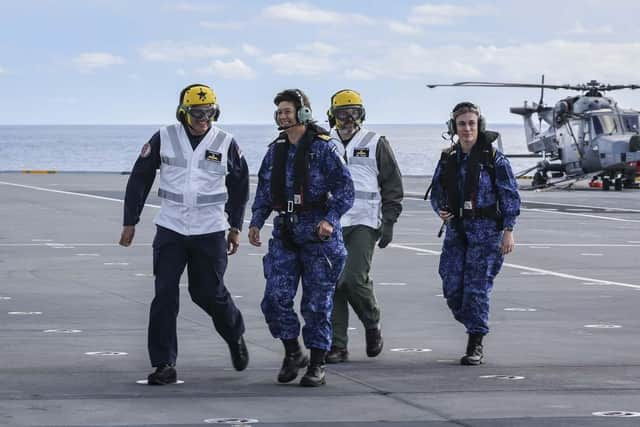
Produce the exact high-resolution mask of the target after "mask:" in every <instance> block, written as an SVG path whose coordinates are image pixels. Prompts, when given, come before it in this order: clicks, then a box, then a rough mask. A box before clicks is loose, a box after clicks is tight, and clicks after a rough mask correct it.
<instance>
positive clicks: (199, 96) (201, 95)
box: [176, 83, 220, 125]
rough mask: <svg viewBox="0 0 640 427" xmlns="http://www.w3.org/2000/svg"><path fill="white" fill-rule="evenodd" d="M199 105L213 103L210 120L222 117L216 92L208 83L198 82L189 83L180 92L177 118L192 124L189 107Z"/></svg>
mask: <svg viewBox="0 0 640 427" xmlns="http://www.w3.org/2000/svg"><path fill="white" fill-rule="evenodd" d="M197 105H211V106H212V108H213V110H212V112H211V113H210V114H211V115H210V117H209V118H210V120H211V121H213V122H215V121H216V120H218V117H220V108H219V107H218V103H217V98H216V94H215V93H214V92H213V89H211V88H210V87H209V86H207V85H203V84H200V83H196V84H193V85H189V86H187V87H185V88H184V89H182V91H181V92H180V105H178V109H177V110H176V119H178V121H179V122H183V121H185V120H186V122H187V124H189V125H190V124H191V114H188V113H189V109H190V108H191V107H193V106H197Z"/></svg>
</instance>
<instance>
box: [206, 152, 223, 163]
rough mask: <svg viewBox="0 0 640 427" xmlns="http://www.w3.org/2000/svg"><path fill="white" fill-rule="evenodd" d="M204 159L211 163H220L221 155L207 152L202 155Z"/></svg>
mask: <svg viewBox="0 0 640 427" xmlns="http://www.w3.org/2000/svg"><path fill="white" fill-rule="evenodd" d="M204 158H205V159H206V160H210V161H212V162H218V163H220V162H221V161H222V153H218V152H217V151H210V150H207V151H206V152H205V154H204Z"/></svg>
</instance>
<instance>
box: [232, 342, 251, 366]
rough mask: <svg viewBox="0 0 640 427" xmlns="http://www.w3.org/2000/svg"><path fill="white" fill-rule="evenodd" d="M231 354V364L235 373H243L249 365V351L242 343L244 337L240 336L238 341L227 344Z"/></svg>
mask: <svg viewBox="0 0 640 427" xmlns="http://www.w3.org/2000/svg"><path fill="white" fill-rule="evenodd" d="M229 352H230V353H231V363H232V364H233V368H234V369H235V370H236V371H244V370H245V369H246V367H247V365H248V364H249V350H247V344H245V342H244V337H242V336H240V338H239V339H238V341H236V342H234V343H230V344H229Z"/></svg>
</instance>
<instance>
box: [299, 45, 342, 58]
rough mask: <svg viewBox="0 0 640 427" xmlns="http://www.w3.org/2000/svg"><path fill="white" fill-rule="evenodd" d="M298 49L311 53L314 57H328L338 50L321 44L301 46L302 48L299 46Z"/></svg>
mask: <svg viewBox="0 0 640 427" xmlns="http://www.w3.org/2000/svg"><path fill="white" fill-rule="evenodd" d="M298 49H299V50H301V51H303V52H310V53H313V54H314V55H322V56H329V55H333V54H334V53H336V52H338V48H336V47H335V46H333V45H330V44H328V43H323V42H314V43H310V44H306V45H302V46H299V47H298Z"/></svg>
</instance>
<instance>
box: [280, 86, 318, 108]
mask: <svg viewBox="0 0 640 427" xmlns="http://www.w3.org/2000/svg"><path fill="white" fill-rule="evenodd" d="M282 101H288V102H293V105H295V106H296V109H297V110H298V109H300V108H302V106H303V105H304V106H305V107H307V108H309V109H310V108H311V103H310V102H309V98H308V97H307V95H306V94H305V93H304V92H303V91H301V90H300V89H285V90H283V91H282V92H279V93H278V94H277V95H276V97H275V98H273V103H274V104H275V105H278V104H280V103H281V102H282Z"/></svg>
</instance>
